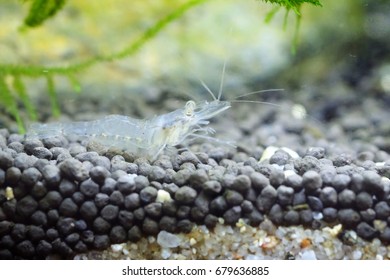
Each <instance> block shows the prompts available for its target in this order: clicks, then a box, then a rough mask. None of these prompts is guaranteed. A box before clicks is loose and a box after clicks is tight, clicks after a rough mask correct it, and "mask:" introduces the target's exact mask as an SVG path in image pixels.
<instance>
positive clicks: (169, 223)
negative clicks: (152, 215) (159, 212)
mask: <svg viewBox="0 0 390 280" xmlns="http://www.w3.org/2000/svg"><path fill="white" fill-rule="evenodd" d="M158 224H159V228H160V230H165V231H168V232H172V233H173V232H175V231H176V228H177V226H176V224H177V219H176V218H175V217H170V216H163V217H161V219H160V221H159V223H158Z"/></svg>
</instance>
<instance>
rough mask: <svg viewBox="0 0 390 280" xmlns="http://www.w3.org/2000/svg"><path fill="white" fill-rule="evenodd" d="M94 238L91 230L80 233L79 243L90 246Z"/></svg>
mask: <svg viewBox="0 0 390 280" xmlns="http://www.w3.org/2000/svg"><path fill="white" fill-rule="evenodd" d="M94 238H95V234H94V233H93V231H92V230H85V231H83V232H82V233H81V241H82V242H84V243H85V244H92V243H93V240H94Z"/></svg>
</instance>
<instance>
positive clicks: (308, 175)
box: [302, 170, 322, 194]
mask: <svg viewBox="0 0 390 280" xmlns="http://www.w3.org/2000/svg"><path fill="white" fill-rule="evenodd" d="M302 186H303V187H304V188H305V190H306V192H307V193H308V194H315V193H317V191H318V190H320V188H321V186H322V178H321V176H320V174H318V173H317V172H316V171H314V170H309V171H306V172H305V173H304V174H303V176H302Z"/></svg>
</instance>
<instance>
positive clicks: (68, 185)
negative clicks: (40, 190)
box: [58, 178, 77, 197]
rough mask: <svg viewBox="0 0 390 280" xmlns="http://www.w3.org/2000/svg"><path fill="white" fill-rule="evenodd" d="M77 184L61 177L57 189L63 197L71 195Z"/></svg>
mask: <svg viewBox="0 0 390 280" xmlns="http://www.w3.org/2000/svg"><path fill="white" fill-rule="evenodd" d="M76 189H77V186H76V184H75V183H74V182H73V181H69V180H67V179H65V178H64V179H62V180H61V183H60V185H59V186H58V190H59V191H60V193H61V194H62V196H64V197H69V196H72V194H73V193H74V192H75V191H76Z"/></svg>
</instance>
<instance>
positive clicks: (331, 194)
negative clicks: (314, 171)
mask: <svg viewBox="0 0 390 280" xmlns="http://www.w3.org/2000/svg"><path fill="white" fill-rule="evenodd" d="M320 199H321V201H322V203H323V204H324V206H325V207H334V206H336V205H337V192H336V190H335V189H334V188H332V187H325V188H323V189H322V190H321V193H320Z"/></svg>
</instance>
